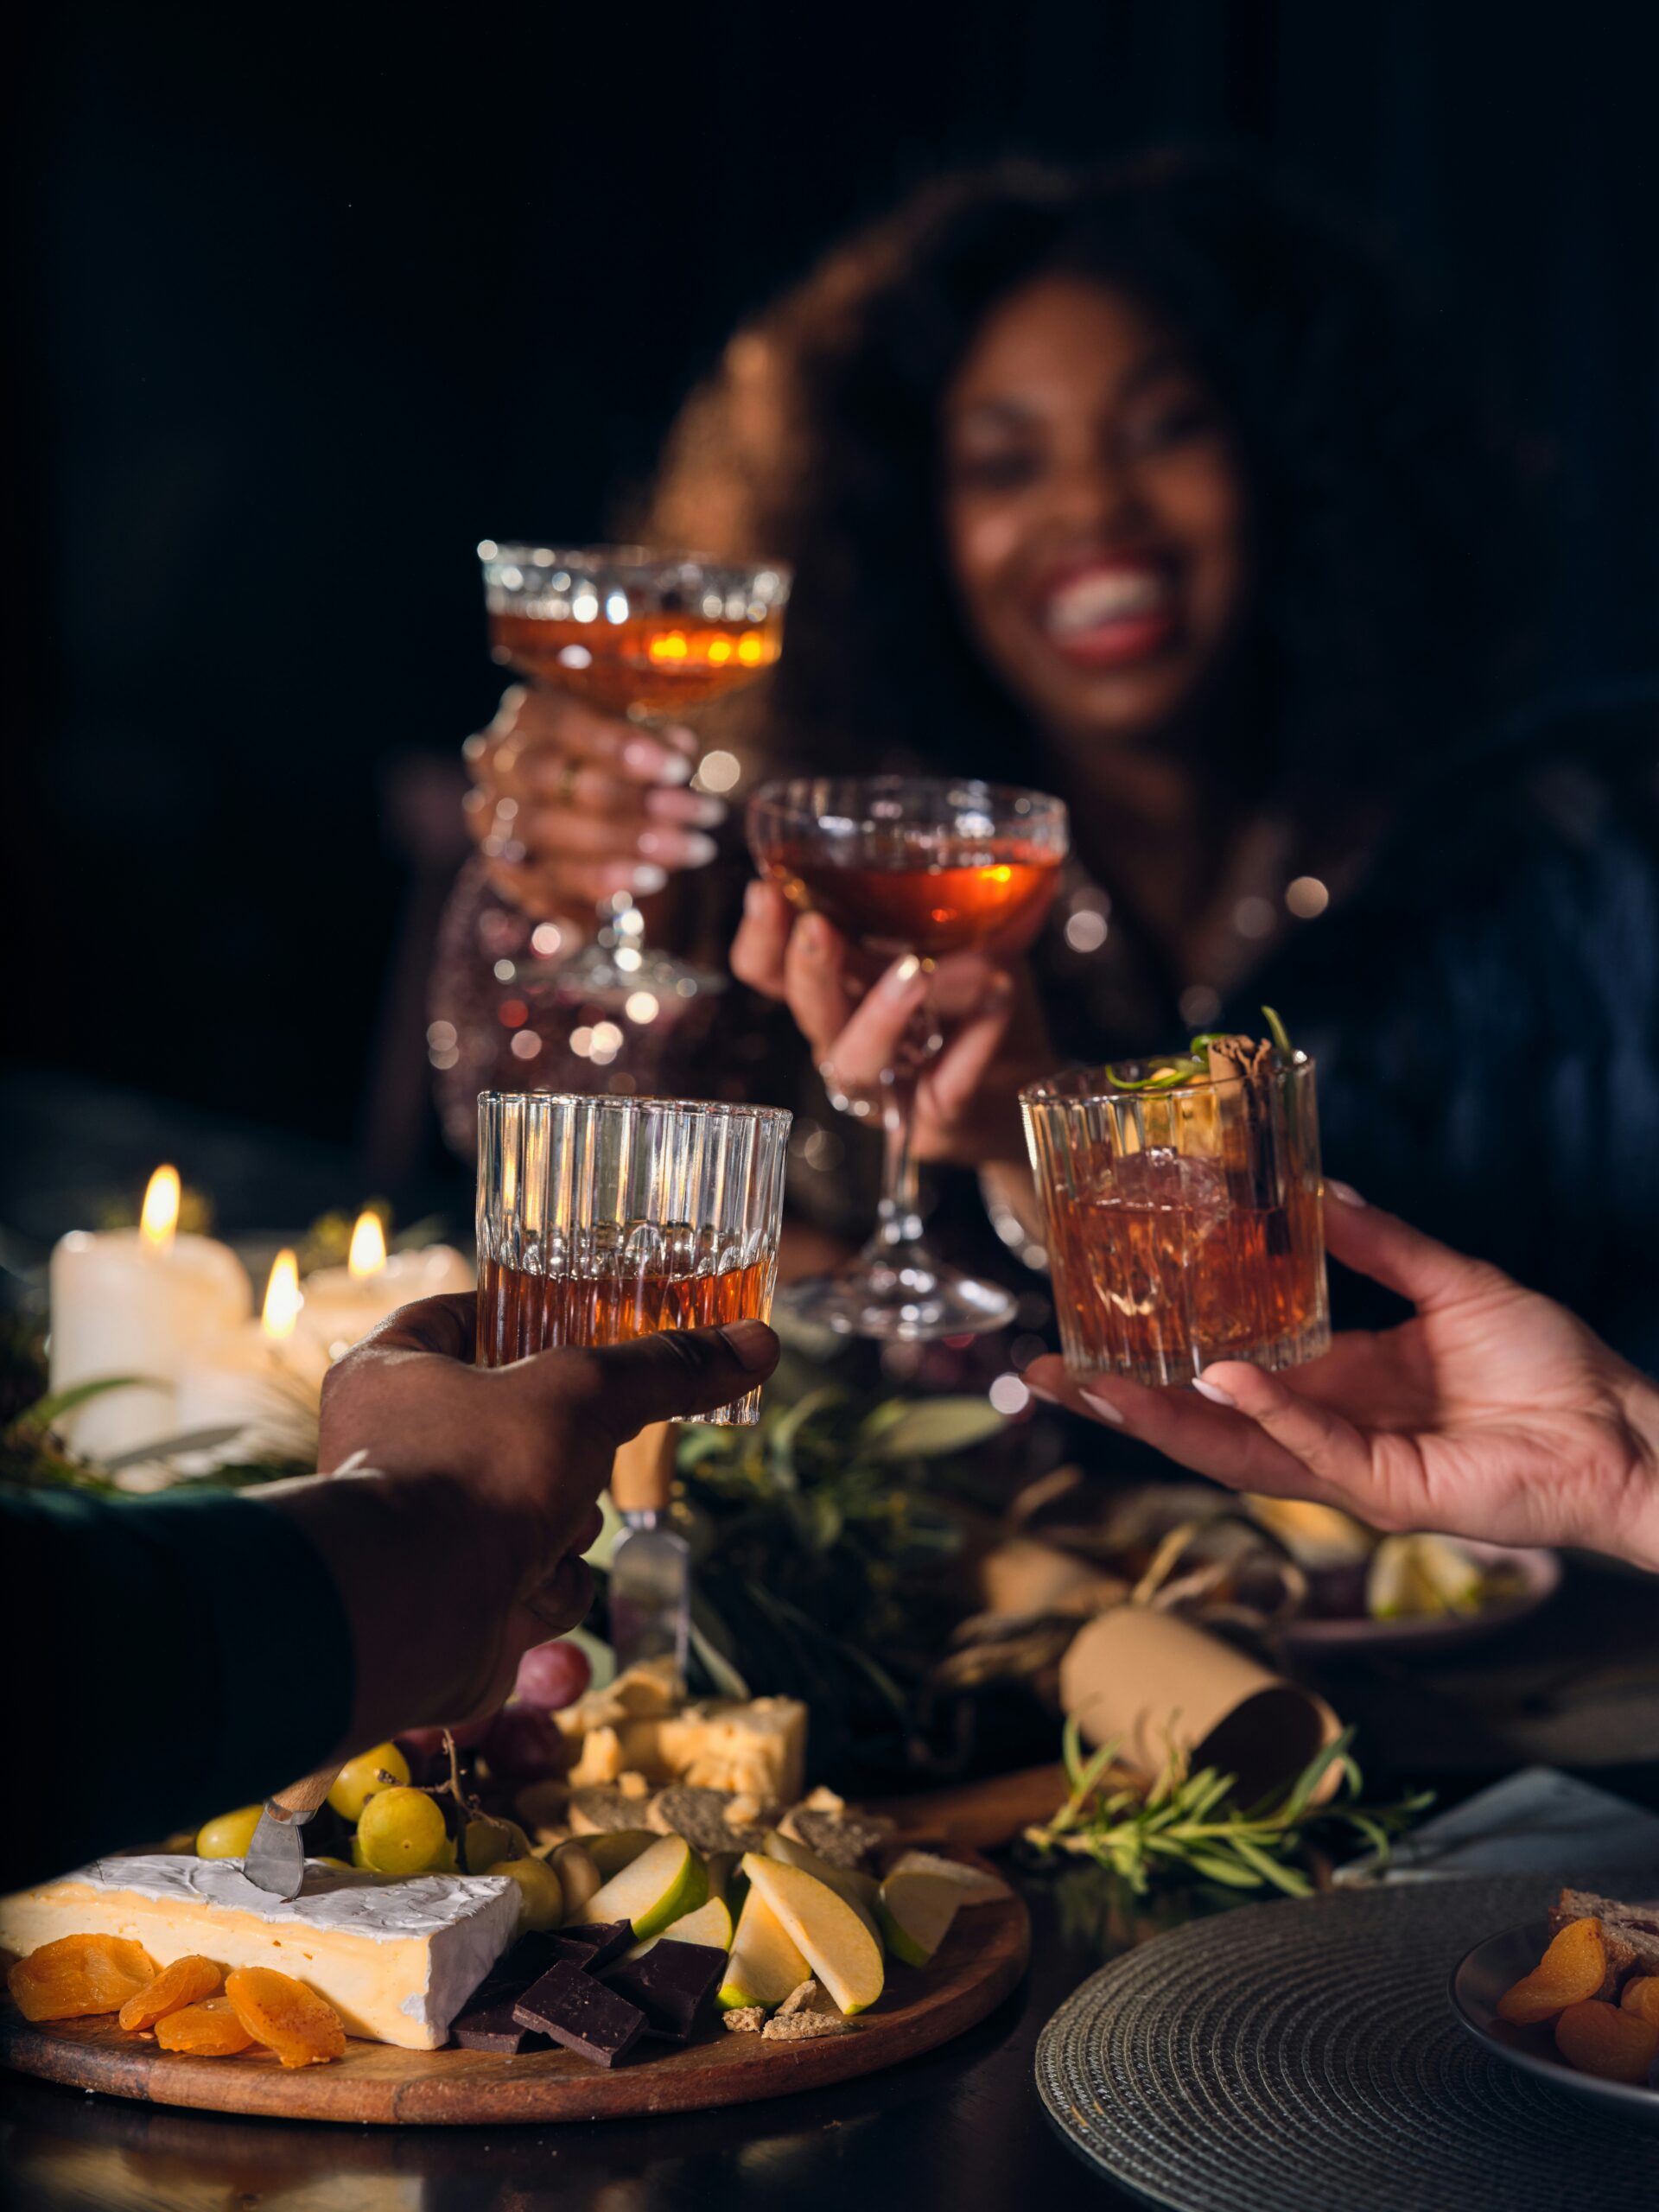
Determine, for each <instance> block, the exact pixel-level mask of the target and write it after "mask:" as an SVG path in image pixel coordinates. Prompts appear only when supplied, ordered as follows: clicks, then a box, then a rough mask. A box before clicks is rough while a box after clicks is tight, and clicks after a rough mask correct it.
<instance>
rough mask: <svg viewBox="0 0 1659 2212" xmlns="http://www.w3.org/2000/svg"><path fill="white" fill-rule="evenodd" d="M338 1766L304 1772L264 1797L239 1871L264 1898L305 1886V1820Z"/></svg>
mask: <svg viewBox="0 0 1659 2212" xmlns="http://www.w3.org/2000/svg"><path fill="white" fill-rule="evenodd" d="M339 1771H340V1770H339V1768H338V1767H332V1766H331V1767H327V1768H325V1769H324V1770H322V1772H321V1773H319V1774H308V1775H307V1776H306V1777H305V1779H304V1780H303V1781H302V1782H290V1783H289V1785H288V1787H287V1789H279V1790H277V1793H276V1795H275V1796H271V1797H267V1798H266V1800H265V1802H264V1809H263V1810H262V1811H261V1813H260V1815H259V1825H258V1826H257V1827H256V1828H255V1830H254V1832H253V1840H252V1842H251V1843H250V1844H249V1846H248V1855H247V1857H246V1858H245V1859H244V1860H243V1862H242V1871H243V1872H244V1873H245V1875H246V1876H247V1878H248V1879H249V1881H251V1883H252V1884H253V1886H254V1887H255V1889H257V1890H263V1891H264V1892H265V1895H266V1896H267V1897H283V1898H284V1899H286V1898H289V1897H298V1895H299V1894H300V1891H301V1890H302V1888H303V1887H304V1886H305V1823H306V1822H307V1821H308V1820H309V1819H310V1818H311V1815H313V1814H314V1813H315V1812H316V1811H318V1810H319V1808H321V1804H322V1802H323V1800H324V1799H325V1798H326V1797H327V1795H328V1792H329V1791H330V1790H331V1789H333V1788H334V1777H335V1776H336V1775H337V1774H338V1773H339Z"/></svg>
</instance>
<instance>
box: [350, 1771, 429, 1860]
mask: <svg viewBox="0 0 1659 2212" xmlns="http://www.w3.org/2000/svg"><path fill="white" fill-rule="evenodd" d="M357 1842H358V1848H359V1850H360V1851H361V1853H362V1854H363V1859H364V1863H365V1866H372V1868H373V1869H374V1871H375V1872H376V1873H377V1874H429V1873H430V1872H433V1870H434V1869H435V1868H436V1867H439V1866H442V1865H443V1864H444V1862H445V1860H446V1859H448V1858H449V1857H450V1856H451V1854H450V1851H449V1832H448V1829H447V1828H446V1827H445V1826H444V1824H443V1815H442V1812H441V1811H440V1810H439V1809H438V1807H437V1805H436V1804H435V1802H433V1800H432V1799H431V1798H430V1797H429V1796H427V1794H426V1792H425V1790H423V1789H379V1790H377V1791H376V1792H375V1794H374V1796H372V1797H371V1798H370V1800H369V1802H368V1803H367V1804H366V1805H365V1807H364V1808H363V1817H362V1819H361V1820H360V1821H359V1822H358V1824H357Z"/></svg>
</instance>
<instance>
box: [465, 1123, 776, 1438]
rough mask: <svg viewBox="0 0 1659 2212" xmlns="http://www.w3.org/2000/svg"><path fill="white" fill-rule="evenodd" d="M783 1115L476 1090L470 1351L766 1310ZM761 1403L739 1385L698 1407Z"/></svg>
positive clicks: (496, 1360)
mask: <svg viewBox="0 0 1659 2212" xmlns="http://www.w3.org/2000/svg"><path fill="white" fill-rule="evenodd" d="M789 1124H790V1116H789V1115H787V1114H786V1113H784V1112H782V1111H781V1110H779V1109H778V1108H776V1107H771V1106H705V1105H702V1104H700V1103H696V1101H693V1100H689V1099H674V1098H639V1099H635V1098H608V1097H587V1096H581V1097H577V1096H557V1095H556V1094H553V1093H550V1092H545V1091H533V1092H515V1091H486V1092H485V1093H484V1094H483V1095H482V1096H480V1099H479V1102H478V1140H479V1141H478V1361H479V1364H480V1366H482V1367H502V1366H505V1365H506V1364H507V1363H509V1362H510V1361H512V1360H515V1359H524V1358H526V1357H528V1356H529V1355H530V1354H531V1352H537V1351H549V1350H550V1349H551V1348H552V1347H553V1346H555V1345H558V1344H575V1345H591V1344H622V1343H625V1342H626V1341H627V1340H628V1339H629V1338H632V1337H642V1336H650V1335H652V1334H654V1333H655V1332H657V1331H658V1330H659V1329H698V1328H705V1327H709V1326H712V1325H715V1324H716V1323H719V1322H723V1321H744V1320H761V1321H764V1320H765V1319H766V1317H767V1315H768V1313H770V1312H771V1309H772V1284H773V1281H774V1279H775V1277H776V1274H777V1266H778V1236H779V1228H780V1226H781V1224H782V1217H783V1195H784V1148H785V1141H786V1140H787V1138H788V1135H789ZM759 1417H760V1392H759V1391H758V1390H757V1391H751V1392H750V1393H749V1395H747V1397H745V1398H742V1399H740V1400H739V1401H738V1402H736V1403H735V1404H734V1405H730V1406H723V1407H721V1409H720V1410H719V1411H718V1412H717V1413H712V1414H698V1415H697V1416H696V1419H697V1421H703V1422H719V1423H724V1424H734V1423H741V1424H747V1423H750V1422H753V1421H756V1420H758V1419H759Z"/></svg>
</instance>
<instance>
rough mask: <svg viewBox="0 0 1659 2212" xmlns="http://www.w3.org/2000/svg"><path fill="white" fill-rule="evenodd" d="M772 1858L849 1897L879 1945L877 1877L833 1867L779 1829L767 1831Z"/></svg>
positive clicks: (768, 1854) (766, 1845)
mask: <svg viewBox="0 0 1659 2212" xmlns="http://www.w3.org/2000/svg"><path fill="white" fill-rule="evenodd" d="M763 1848H764V1849H765V1851H766V1856H767V1858H768V1859H776V1860H777V1861H778V1863H779V1866H798V1868H799V1869H800V1871H801V1872H802V1873H803V1874H810V1876H811V1877H812V1878H813V1880H814V1881H815V1882H822V1883H823V1886H824V1887H825V1889H826V1890H833V1891H835V1893H836V1896H837V1897H845V1899H846V1900H847V1902H848V1904H849V1905H851V1907H852V1908H853V1910H854V1911H855V1913H856V1914H857V1915H858V1916H859V1918H860V1919H861V1921H862V1922H863V1923H864V1925H865V1926H866V1927H867V1928H868V1929H869V1931H870V1933H871V1935H872V1936H874V1937H875V1939H876V1941H877V1942H880V1938H881V1930H880V1927H879V1926H878V1924H877V1922H876V1917H875V1900H876V1893H877V1891H878V1890H879V1888H880V1885H879V1884H878V1882H877V1881H876V1879H875V1877H874V1875H873V1874H861V1873H860V1872H858V1871H857V1869H856V1868H855V1867H851V1866H831V1865H830V1863H829V1860H828V1859H820V1858H819V1856H818V1854H817V1852H816V1851H811V1850H809V1849H808V1847H807V1846H806V1845H805V1844H804V1843H797V1842H796V1840H795V1839H794V1837H793V1836H789V1835H784V1834H781V1833H780V1832H779V1830H778V1829H777V1828H768V1829H767V1830H766V1843H765V1845H764V1847H763Z"/></svg>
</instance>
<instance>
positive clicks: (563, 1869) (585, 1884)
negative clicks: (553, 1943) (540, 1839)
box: [547, 1839, 605, 1926]
mask: <svg viewBox="0 0 1659 2212" xmlns="http://www.w3.org/2000/svg"><path fill="white" fill-rule="evenodd" d="M547 1863H548V1865H549V1866H550V1867H551V1868H552V1869H553V1872H555V1873H556V1875H557V1876H558V1878H559V1880H560V1882H561V1884H562V1885H563V1889H564V1917H565V1924H566V1925H567V1926H569V1924H570V1923H572V1922H580V1921H583V1920H586V1919H588V1917H589V1914H588V1902H589V1900H590V1899H592V1898H594V1897H597V1896H598V1895H599V1892H600V1890H601V1886H602V1885H603V1883H604V1880H605V1877H604V1876H603V1875H602V1874H601V1872H600V1871H599V1869H598V1867H597V1866H594V1859H593V1853H591V1852H590V1851H589V1850H588V1847H587V1846H586V1845H585V1844H582V1843H578V1842H576V1841H575V1840H574V1839H572V1840H570V1841H569V1842H568V1843H561V1844H556V1845H555V1847H554V1848H553V1849H552V1850H551V1851H550V1852H549V1853H548V1856H547Z"/></svg>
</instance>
